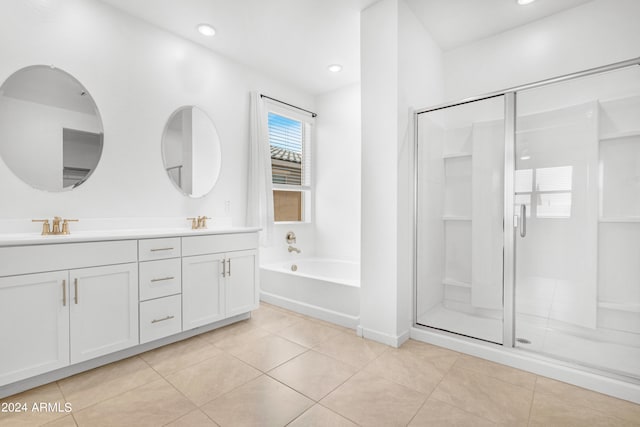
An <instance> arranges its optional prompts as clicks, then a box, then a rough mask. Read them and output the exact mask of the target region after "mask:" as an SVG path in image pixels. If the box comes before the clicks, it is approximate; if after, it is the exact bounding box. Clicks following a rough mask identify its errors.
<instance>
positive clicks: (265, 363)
mask: <svg viewBox="0 0 640 427" xmlns="http://www.w3.org/2000/svg"><path fill="white" fill-rule="evenodd" d="M307 350H308V349H307V348H306V347H303V346H301V345H298V344H296V343H293V342H291V341H288V340H285V339H284V338H281V337H279V336H276V335H267V336H264V337H262V338H258V339H255V340H252V341H251V342H249V343H246V344H245V345H242V346H241V347H236V348H233V349H231V350H229V353H231V354H233V355H234V356H236V357H237V358H238V359H240V360H242V361H244V362H246V363H248V364H249V365H251V366H253V367H254V368H257V369H260V370H261V371H262V372H267V371H269V370H271V369H273V368H275V367H276V366H278V365H281V364H283V363H285V362H286V361H287V360H290V359H293V358H294V357H296V356H297V355H299V354H302V353H304V352H305V351H307Z"/></svg>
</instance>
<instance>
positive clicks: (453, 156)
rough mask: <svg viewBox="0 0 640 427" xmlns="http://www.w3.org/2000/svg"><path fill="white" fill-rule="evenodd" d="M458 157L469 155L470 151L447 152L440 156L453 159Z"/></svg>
mask: <svg viewBox="0 0 640 427" xmlns="http://www.w3.org/2000/svg"><path fill="white" fill-rule="evenodd" d="M458 157H471V153H469V152H460V153H447V154H443V155H442V158H443V159H455V158H458Z"/></svg>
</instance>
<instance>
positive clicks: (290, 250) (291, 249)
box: [287, 245, 302, 254]
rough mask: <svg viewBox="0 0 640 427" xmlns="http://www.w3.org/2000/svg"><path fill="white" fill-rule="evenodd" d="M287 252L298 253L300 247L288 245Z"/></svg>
mask: <svg viewBox="0 0 640 427" xmlns="http://www.w3.org/2000/svg"><path fill="white" fill-rule="evenodd" d="M287 250H288V251H289V252H295V253H297V254H299V253H300V252H302V251H301V250H300V249H298V248H294V247H293V246H291V245H289V248H288V249H287Z"/></svg>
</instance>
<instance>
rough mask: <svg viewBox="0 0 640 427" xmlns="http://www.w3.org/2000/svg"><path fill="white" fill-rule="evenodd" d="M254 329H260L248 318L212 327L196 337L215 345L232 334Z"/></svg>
mask: <svg viewBox="0 0 640 427" xmlns="http://www.w3.org/2000/svg"><path fill="white" fill-rule="evenodd" d="M255 329H258V330H261V329H260V328H259V327H258V326H257V325H256V324H255V323H252V322H251V320H250V319H249V320H243V321H240V322H236V323H232V324H231V325H227V326H225V327H223V328H218V329H214V330H213V331H211V332H206V333H204V334H201V335H198V337H199V338H202V339H204V340H205V341H207V342H208V343H210V344H214V345H215V344H217V343H219V342H220V341H223V340H226V339H228V338H230V337H233V336H234V335H239V334H243V333H247V332H249V331H252V330H255Z"/></svg>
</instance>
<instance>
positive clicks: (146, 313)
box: [140, 295, 182, 344]
mask: <svg viewBox="0 0 640 427" xmlns="http://www.w3.org/2000/svg"><path fill="white" fill-rule="evenodd" d="M181 331H182V298H181V296H180V295H173V296H170V297H164V298H158V299H154V300H151V301H145V302H141V303H140V344H142V343H145V342H149V341H153V340H157V339H160V338H163V337H168V336H169V335H173V334H177V333H179V332H181Z"/></svg>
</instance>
